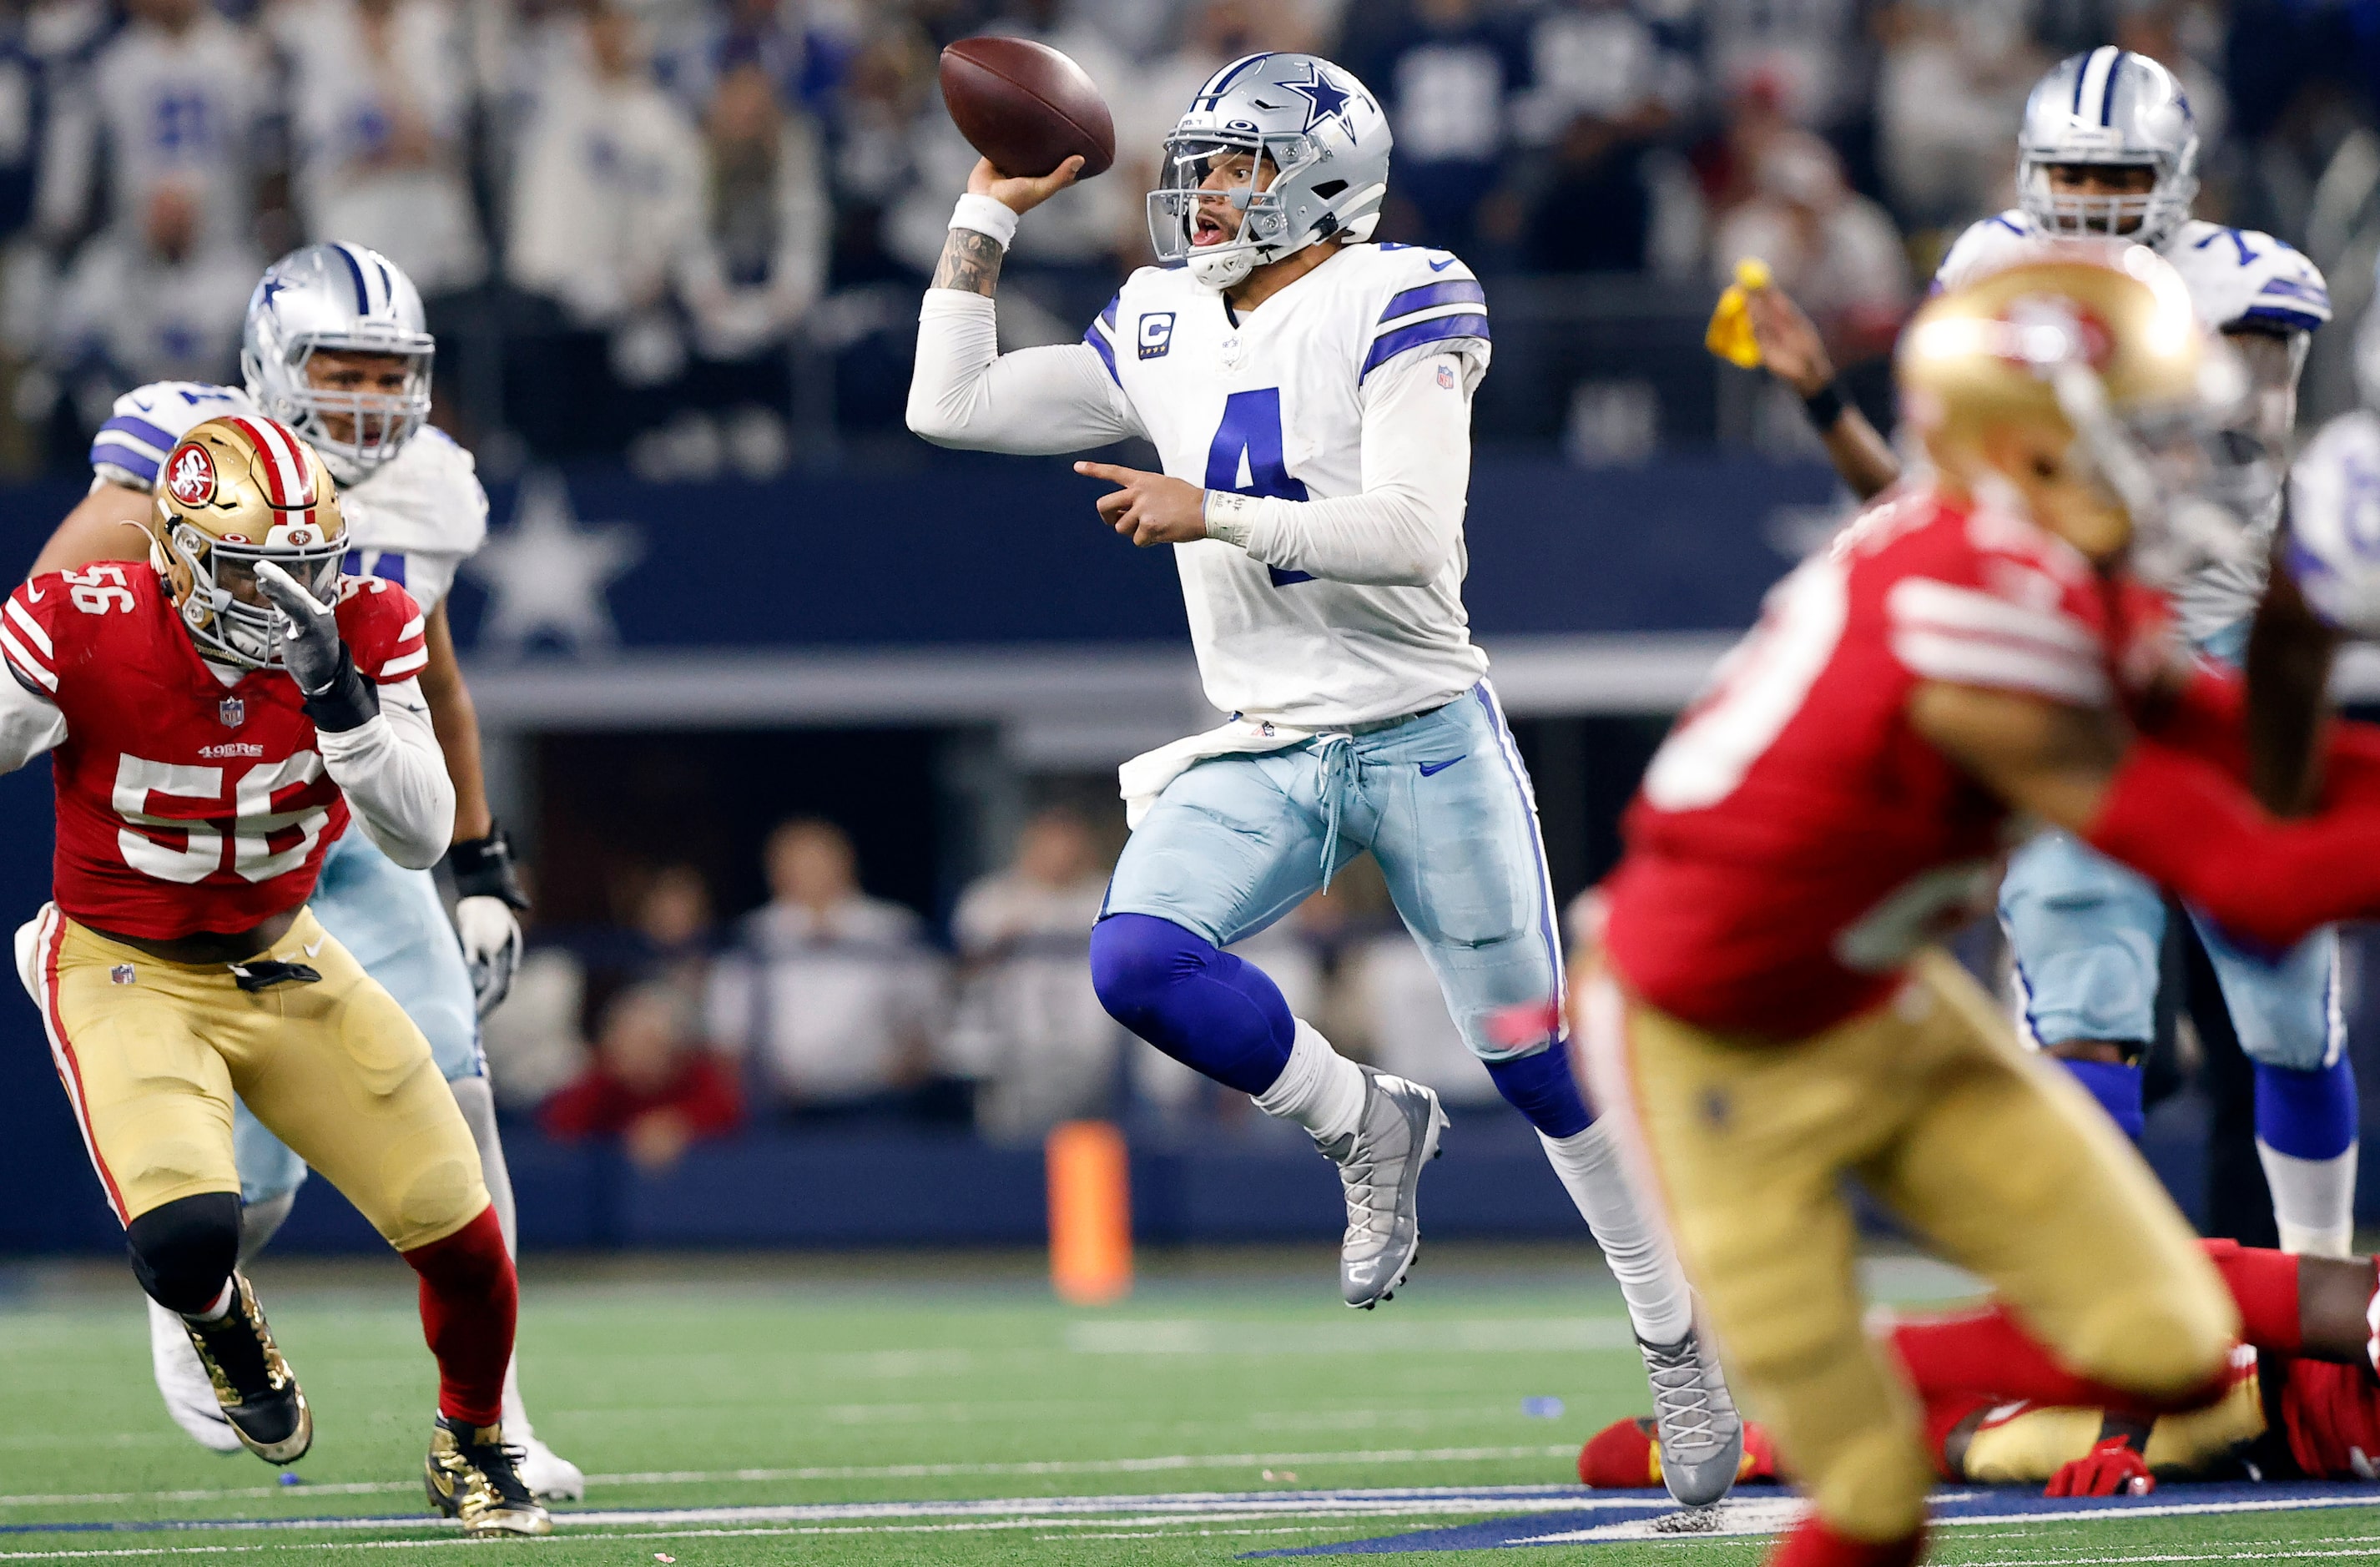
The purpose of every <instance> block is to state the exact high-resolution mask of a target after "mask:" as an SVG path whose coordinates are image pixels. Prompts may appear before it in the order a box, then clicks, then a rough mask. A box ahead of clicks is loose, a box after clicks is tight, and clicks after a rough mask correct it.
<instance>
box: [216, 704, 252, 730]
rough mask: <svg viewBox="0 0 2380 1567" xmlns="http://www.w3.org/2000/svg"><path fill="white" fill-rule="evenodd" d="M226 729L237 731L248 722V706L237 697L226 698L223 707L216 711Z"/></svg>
mask: <svg viewBox="0 0 2380 1567" xmlns="http://www.w3.org/2000/svg"><path fill="white" fill-rule="evenodd" d="M215 711H216V713H217V714H218V715H219V716H220V717H221V718H222V719H223V721H224V727H225V729H237V728H238V727H239V726H240V725H241V724H243V723H247V722H248V704H247V703H246V702H244V701H242V700H241V699H240V698H237V697H225V698H224V699H223V706H221V707H219V708H217V709H216V710H215Z"/></svg>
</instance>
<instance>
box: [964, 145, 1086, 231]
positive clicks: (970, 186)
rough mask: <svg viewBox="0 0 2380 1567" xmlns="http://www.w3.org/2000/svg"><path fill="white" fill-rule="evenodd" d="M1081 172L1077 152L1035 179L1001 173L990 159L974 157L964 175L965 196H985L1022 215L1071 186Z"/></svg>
mask: <svg viewBox="0 0 2380 1567" xmlns="http://www.w3.org/2000/svg"><path fill="white" fill-rule="evenodd" d="M1082 172H1083V155H1082V154H1081V153H1080V152H1077V153H1075V155H1074V156H1073V157H1071V158H1068V159H1067V160H1066V161H1065V162H1064V163H1062V164H1059V165H1058V166H1057V167H1056V168H1054V169H1051V170H1050V172H1049V173H1048V174H1045V175H1042V176H1039V177H1038V178H1018V177H1014V176H1008V175H1004V174H1002V173H1001V172H1000V171H999V170H998V169H996V168H993V167H992V166H991V160H990V158H977V160H976V161H975V172H974V173H972V174H970V175H968V176H967V193H968V194H969V195H971V196H989V197H990V198H991V199H992V200H995V201H997V202H999V203H1000V204H1001V205H1002V206H1003V207H1006V208H1007V209H1008V210H1009V211H1011V212H1013V213H1017V214H1018V215H1020V216H1022V215H1023V214H1024V213H1029V212H1031V211H1032V210H1033V209H1034V208H1036V207H1038V206H1039V205H1040V204H1041V203H1042V202H1044V201H1047V200H1049V199H1050V197H1052V196H1055V195H1056V194H1058V192H1059V191H1061V190H1063V189H1065V188H1066V187H1068V186H1070V185H1072V184H1074V183H1075V178H1076V177H1077V176H1080V175H1081V174H1082Z"/></svg>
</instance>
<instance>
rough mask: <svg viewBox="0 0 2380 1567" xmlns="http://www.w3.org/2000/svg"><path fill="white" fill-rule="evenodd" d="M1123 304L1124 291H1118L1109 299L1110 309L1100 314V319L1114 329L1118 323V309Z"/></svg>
mask: <svg viewBox="0 0 2380 1567" xmlns="http://www.w3.org/2000/svg"><path fill="white" fill-rule="evenodd" d="M1121 304H1123V290H1121V289H1118V290H1117V291H1116V292H1115V293H1113V294H1111V295H1110V296H1109V297H1108V308H1107V309H1106V310H1101V311H1100V312H1099V319H1100V320H1101V321H1103V322H1107V323H1108V325H1109V326H1110V327H1113V326H1114V325H1115V323H1116V307H1117V306H1118V305H1121Z"/></svg>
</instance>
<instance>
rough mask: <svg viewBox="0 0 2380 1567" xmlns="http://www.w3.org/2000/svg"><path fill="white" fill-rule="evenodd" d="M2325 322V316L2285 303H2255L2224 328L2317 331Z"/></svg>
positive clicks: (2268, 330) (2228, 329)
mask: <svg viewBox="0 0 2380 1567" xmlns="http://www.w3.org/2000/svg"><path fill="white" fill-rule="evenodd" d="M2326 323H2327V318H2326V317H2323V316H2317V315H2310V314H2308V313H2307V312H2306V311H2304V310H2291V309H2289V307H2288V306H2286V305H2257V306H2254V307H2253V308H2251V309H2249V310H2243V311H2241V312H2240V315H2239V317H2238V318H2237V319H2236V320H2233V321H2232V322H2228V324H2226V326H2225V327H2224V330H2225V331H2226V332H2228V331H2230V330H2232V329H2233V328H2235V327H2242V326H2244V327H2248V328H2250V329H2252V330H2253V329H2254V328H2257V327H2262V328H2264V329H2265V331H2267V332H2318V331H2320V330H2321V329H2322V328H2323V326H2324V325H2325V324H2326Z"/></svg>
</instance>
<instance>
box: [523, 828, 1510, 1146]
mask: <svg viewBox="0 0 2380 1567" xmlns="http://www.w3.org/2000/svg"><path fill="white" fill-rule="evenodd" d="M1121 827H1122V823H1121V822H1120V821H1116V822H1110V821H1107V820H1102V819H1099V818H1095V817H1094V816H1092V815H1089V814H1087V813H1085V812H1083V811H1081V810H1079V809H1077V808H1074V807H1071V806H1058V807H1051V808H1045V809H1043V810H1040V811H1038V812H1037V813H1035V814H1034V815H1032V816H1031V817H1029V818H1028V819H1027V820H1026V821H1025V822H1024V824H1023V826H1022V828H1021V830H1020V831H1019V832H1018V834H1017V838H1016V846H1015V850H1014V855H1013V856H1011V858H1010V860H1009V862H1008V864H1007V865H1005V866H1004V867H1002V869H999V870H996V871H994V872H992V873H991V874H990V875H987V876H985V877H983V878H981V879H980V880H978V881H976V882H975V883H974V884H973V885H971V886H969V887H968V888H967V889H966V890H965V893H963V894H962V895H961V897H960V898H959V901H958V905H957V907H956V908H955V910H954V911H953V914H952V917H951V922H950V941H949V943H948V945H947V946H944V945H943V944H941V943H940V942H938V941H936V940H935V938H934V933H933V931H932V930H931V929H930V928H929V926H928V924H927V922H926V921H925V920H924V919H922V918H921V917H919V916H918V915H917V913H916V912H915V911H913V910H911V909H910V908H908V907H907V906H905V905H902V904H897V903H892V902H889V901H887V900H885V899H882V898H878V897H872V896H870V895H869V894H868V893H866V892H865V891H863V890H862V887H861V881H860V869H861V868H860V867H859V865H858V864H857V862H856V858H855V856H854V854H853V851H852V845H851V840H850V839H849V838H848V837H847V836H845V835H844V832H843V831H842V830H841V829H840V828H838V827H836V826H835V825H834V824H833V823H832V822H829V821H824V820H818V819H816V818H808V817H800V818H795V819H794V820H789V821H786V822H784V823H783V824H781V825H780V826H779V827H777V829H776V830H775V831H774V832H771V834H770V836H769V838H768V841H767V844H766V846H765V847H764V849H763V851H762V852H763V857H764V861H765V869H766V873H767V881H768V886H769V889H770V899H769V902H767V903H766V904H764V905H762V906H761V907H759V908H758V909H756V910H754V911H753V912H752V913H750V914H748V915H747V916H745V917H743V918H742V919H740V920H736V921H734V922H733V923H724V924H723V923H721V922H719V921H717V920H716V918H715V917H714V915H713V911H712V906H711V899H710V890H709V888H708V887H707V886H706V885H705V884H704V881H703V878H702V877H701V875H700V873H698V871H696V870H695V869H692V868H691V867H689V866H686V865H662V866H650V867H637V868H636V869H634V870H633V871H631V872H630V873H629V874H628V875H626V876H625V878H624V885H623V886H622V887H621V888H620V889H619V899H618V901H619V903H620V905H621V908H622V913H623V915H624V918H623V921H622V923H620V924H618V925H616V926H607V927H602V928H597V929H532V931H531V944H530V950H529V954H528V958H527V960H526V961H525V963H524V964H523V966H522V969H521V974H520V978H519V980H518V981H517V983H516V985H515V986H514V989H513V993H512V995H511V997H510V998H509V999H508V1000H507V1001H506V1002H504V1005H503V1006H502V1007H500V1008H499V1009H498V1010H497V1011H496V1012H495V1013H494V1014H493V1015H492V1016H491V1017H490V1018H489V1019H488V1022H487V1026H486V1036H487V1049H488V1058H489V1065H490V1075H491V1076H492V1079H493V1081H494V1083H495V1085H496V1093H497V1097H498V1099H499V1100H500V1101H501V1102H502V1103H503V1104H504V1107H505V1108H506V1109H507V1110H508V1111H513V1112H515V1113H519V1114H526V1115H534V1116H535V1117H536V1118H537V1119H538V1121H539V1123H540V1124H541V1125H543V1126H544V1128H545V1129H546V1130H547V1131H548V1132H550V1133H552V1134H553V1135H554V1136H560V1137H564V1138H577V1137H597V1136H602V1137H618V1138H620V1139H622V1140H623V1142H624V1144H625V1148H626V1149H627V1151H628V1153H629V1154H630V1156H631V1157H632V1158H634V1159H635V1160H637V1161H638V1162H639V1163H641V1164H645V1165H648V1166H652V1167H664V1166H667V1165H669V1164H672V1163H674V1162H675V1160H677V1158H678V1156H679V1155H680V1154H682V1153H683V1152H684V1151H685V1150H686V1148H687V1147H688V1146H689V1145H690V1144H692V1143H694V1142H696V1141H698V1140H699V1139H701V1138H704V1137H708V1136H724V1135H727V1134H730V1133H733V1132H735V1131H737V1130H738V1129H740V1128H742V1127H744V1126H746V1125H747V1124H752V1125H777V1126H785V1127H795V1128H801V1127H809V1128H822V1127H832V1128H845V1129H860V1128H881V1127H887V1126H941V1127H944V1128H947V1129H952V1130H962V1129H965V1128H967V1127H969V1126H972V1127H973V1128H974V1130H975V1131H976V1132H977V1133H978V1134H980V1135H981V1136H984V1137H986V1138H988V1139H990V1140H991V1141H993V1142H997V1143H1002V1144H1011V1145H1031V1144H1033V1143H1036V1142H1038V1140H1039V1139H1040V1138H1041V1137H1042V1136H1044V1135H1045V1134H1046V1133H1047V1132H1048V1131H1049V1130H1050V1127H1052V1126H1054V1125H1056V1124H1059V1123H1060V1122H1063V1121H1068V1120H1074V1119H1078V1118H1083V1117H1091V1118H1098V1119H1116V1120H1121V1121H1123V1122H1124V1123H1126V1124H1130V1125H1133V1126H1134V1127H1135V1128H1136V1129H1139V1130H1144V1131H1160V1132H1161V1131H1162V1130H1163V1129H1164V1128H1165V1127H1167V1126H1168V1125H1184V1124H1197V1125H1200V1126H1205V1127H1211V1126H1212V1125H1213V1124H1216V1123H1217V1122H1218V1121H1226V1122H1228V1121H1232V1120H1234V1119H1237V1120H1241V1121H1245V1122H1249V1123H1254V1122H1256V1121H1257V1120H1260V1119H1261V1118H1260V1117H1255V1116H1253V1115H1252V1114H1249V1113H1248V1112H1247V1109H1248V1107H1247V1105H1246V1103H1245V1100H1244V1099H1240V1098H1239V1097H1238V1096H1234V1095H1228V1094H1218V1093H1216V1092H1215V1091H1214V1090H1213V1088H1212V1087H1211V1085H1209V1084H1208V1083H1207V1082H1206V1081H1205V1079H1203V1078H1200V1077H1198V1076H1196V1075H1195V1074H1193V1073H1191V1072H1189V1071H1188V1070H1187V1069H1185V1068H1184V1067H1181V1066H1179V1065H1176V1064H1175V1063H1173V1062H1172V1061H1170V1060H1168V1059H1167V1058H1166V1057H1164V1056H1162V1055H1160V1054H1159V1053H1158V1052H1157V1051H1154V1050H1151V1049H1150V1048H1148V1047H1147V1045H1144V1044H1142V1043H1140V1042H1139V1041H1137V1040H1135V1039H1132V1038H1131V1036H1129V1035H1128V1034H1126V1033H1124V1032H1123V1029H1122V1028H1121V1027H1120V1026H1118V1025H1117V1024H1116V1023H1115V1022H1114V1020H1112V1019H1111V1018H1110V1017H1109V1016H1108V1014H1106V1012H1105V1011H1103V1010H1102V1009H1101V1008H1100V1006H1099V998H1098V997H1097V996H1095V995H1094V994H1093V993H1092V991H1091V981H1090V966H1089V961H1088V947H1089V941H1090V929H1091V923H1092V921H1093V920H1094V919H1096V918H1097V917H1098V916H1099V903H1100V899H1101V897H1102V895H1103V894H1104V893H1105V891H1106V887H1107V879H1108V871H1109V869H1110V868H1111V865H1112V863H1113V860H1114V850H1115V848H1116V847H1117V846H1119V844H1120V842H1121V836H1122V833H1121ZM1233 951H1235V952H1237V953H1239V954H1241V955H1242V956H1244V957H1246V958H1248V959H1249V960H1251V961H1253V962H1256V963H1258V964H1261V965H1262V966H1263V967H1264V969H1265V971H1266V972H1267V973H1268V974H1270V975H1271V976H1272V977H1273V978H1275V979H1277V980H1278V981H1279V982H1280V984H1281V990H1282V991H1283V992H1284V993H1285V994H1286V995H1287V996H1288V998H1289V1002H1290V1005H1291V1007H1292V1008H1293V1010H1294V1011H1295V1012H1296V1013H1297V1014H1298V1015H1300V1016H1303V1017H1307V1018H1311V1019H1313V1020H1314V1021H1315V1022H1316V1023H1317V1025H1318V1026H1320V1027H1322V1028H1323V1029H1325V1030H1326V1031H1327V1032H1328V1033H1329V1034H1330V1038H1331V1039H1332V1040H1333V1041H1334V1042H1336V1043H1337V1044H1339V1045H1340V1046H1341V1048H1342V1049H1344V1050H1347V1051H1350V1052H1351V1053H1354V1054H1355V1055H1358V1056H1360V1057H1362V1058H1363V1059H1366V1060H1368V1061H1372V1062H1376V1063H1378V1064H1380V1065H1381V1066H1383V1067H1384V1068H1386V1069H1388V1070H1390V1071H1392V1072H1397V1073H1400V1074H1402V1075H1405V1076H1408V1077H1413V1078H1416V1079H1418V1080H1420V1081H1423V1082H1427V1083H1429V1084H1430V1085H1432V1086H1433V1087H1437V1088H1438V1089H1439V1091H1440V1092H1441V1093H1442V1094H1444V1095H1445V1096H1446V1097H1447V1099H1449V1101H1450V1102H1451V1103H1453V1104H1455V1105H1456V1106H1457V1107H1458V1108H1459V1107H1461V1106H1463V1105H1492V1104H1494V1103H1495V1102H1496V1091H1495V1087H1494V1085H1493V1084H1492V1083H1490V1082H1489V1080H1488V1075H1487V1073H1486V1071H1485V1070H1484V1069H1482V1068H1481V1067H1480V1066H1479V1065H1478V1063H1476V1062H1475V1061H1474V1060H1473V1059H1472V1057H1471V1054H1470V1052H1469V1051H1467V1050H1466V1049H1465V1048H1464V1046H1463V1041H1462V1039H1461V1037H1460V1036H1459V1035H1457V1033H1456V1032H1455V1029H1454V1025H1453V1024H1452V1023H1451V1021H1450V1020H1449V1019H1448V1017H1447V1014H1446V1008H1445V1004H1444V1002H1442V1001H1441V1000H1440V999H1439V990H1438V981H1437V978H1435V976H1433V975H1432V974H1431V972H1430V969H1429V966H1428V963H1427V959H1426V958H1425V957H1424V956H1423V955H1422V952H1421V949H1420V948H1419V947H1417V946H1416V945H1415V943H1414V941H1413V940H1412V938H1411V937H1409V936H1408V935H1406V933H1405V931H1404V929H1403V927H1402V926H1401V925H1399V924H1398V923H1397V921H1396V918H1395V916H1394V914H1393V913H1392V912H1391V911H1390V908H1389V905H1388V897H1387V890H1386V887H1385V886H1384V885H1383V884H1382V883H1381V882H1380V881H1379V877H1378V871H1377V870H1375V869H1373V868H1372V865H1371V862H1370V861H1369V860H1368V859H1363V860H1358V861H1357V862H1355V864H1354V865H1352V866H1350V867H1349V868H1348V869H1346V870H1345V871H1343V872H1342V873H1341V875H1340V877H1339V878H1338V879H1337V880H1336V881H1334V882H1333V884H1332V887H1331V890H1330V892H1329V893H1325V894H1322V895H1319V896H1317V897H1315V898H1313V899H1311V900H1309V901H1308V902H1307V903H1306V904H1305V905H1303V906H1302V907H1301V908H1299V909H1298V910H1297V911H1296V912H1295V913H1293V915H1291V916H1290V917H1288V918H1287V919H1284V920H1283V921H1281V923H1280V924H1279V925H1277V926H1275V927H1274V928H1273V929H1269V930H1267V931H1265V932H1263V933H1262V934H1260V935H1258V936H1256V937H1253V938H1251V939H1250V940H1248V941H1245V942H1243V943H1241V944H1240V945H1239V946H1237V947H1235V948H1233Z"/></svg>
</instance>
